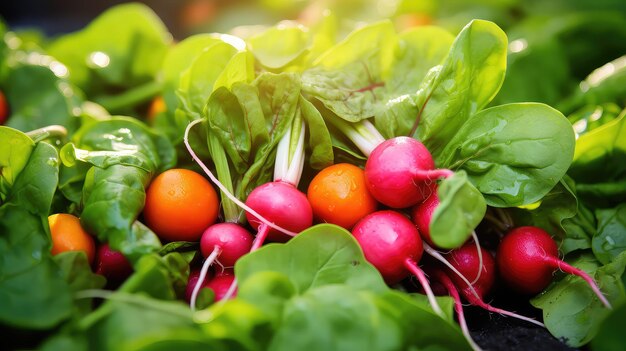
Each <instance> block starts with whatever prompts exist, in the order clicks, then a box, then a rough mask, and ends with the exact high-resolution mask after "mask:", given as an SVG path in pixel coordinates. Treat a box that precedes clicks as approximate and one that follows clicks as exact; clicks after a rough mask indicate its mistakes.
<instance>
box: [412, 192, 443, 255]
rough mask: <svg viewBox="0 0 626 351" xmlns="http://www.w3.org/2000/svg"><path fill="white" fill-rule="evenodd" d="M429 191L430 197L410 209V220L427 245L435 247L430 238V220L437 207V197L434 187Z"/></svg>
mask: <svg viewBox="0 0 626 351" xmlns="http://www.w3.org/2000/svg"><path fill="white" fill-rule="evenodd" d="M429 191H430V195H429V196H428V197H427V198H426V200H424V202H422V203H420V204H417V205H415V206H414V207H413V208H412V210H411V218H412V219H413V223H415V225H416V226H417V229H418V230H419V232H420V234H421V236H422V239H424V241H426V242H427V243H428V244H429V245H431V246H435V247H437V245H435V244H434V243H433V241H432V239H431V238H430V220H431V218H432V217H433V213H434V212H435V209H436V208H437V206H439V197H438V196H437V187H436V186H431V187H430V188H429Z"/></svg>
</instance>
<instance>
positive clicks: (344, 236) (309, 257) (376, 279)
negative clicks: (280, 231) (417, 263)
mask: <svg viewBox="0 0 626 351" xmlns="http://www.w3.org/2000/svg"><path fill="white" fill-rule="evenodd" d="M262 271H275V272H279V273H282V274H284V275H286V276H287V277H288V278H289V280H290V281H291V282H292V284H293V286H294V287H295V289H296V292H297V293H298V294H302V293H303V292H305V291H307V290H309V289H312V288H315V287H318V286H323V285H329V284H346V285H349V286H351V287H353V288H355V289H357V290H370V291H376V292H381V291H386V290H387V286H386V285H385V283H384V282H383V280H382V278H381V276H380V274H379V273H378V271H376V269H375V268H374V267H373V266H372V265H370V264H369V263H368V262H367V261H366V260H365V257H364V256H363V252H362V251H361V248H360V246H359V244H358V243H357V242H356V240H355V239H354V238H353V237H352V235H350V233H349V232H347V231H346V230H345V229H342V228H340V227H338V226H334V225H330V224H319V225H316V226H314V227H311V228H309V229H307V230H305V231H303V232H301V233H300V234H298V235H297V236H295V237H294V238H293V239H291V240H289V242H287V243H286V244H270V245H267V246H264V247H262V248H261V249H259V250H257V251H255V252H252V253H250V254H248V255H246V256H244V257H242V258H241V259H240V260H239V261H237V264H236V265H235V272H236V275H237V279H238V281H239V282H240V283H241V284H242V285H243V284H245V282H246V280H247V279H249V278H251V277H252V276H253V275H254V274H255V273H258V272H262Z"/></svg>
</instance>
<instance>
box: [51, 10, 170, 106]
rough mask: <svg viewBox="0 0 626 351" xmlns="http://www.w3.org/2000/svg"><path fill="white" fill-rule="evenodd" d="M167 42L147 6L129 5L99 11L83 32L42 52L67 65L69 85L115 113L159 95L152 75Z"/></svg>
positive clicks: (163, 28) (163, 54) (168, 38)
mask: <svg viewBox="0 0 626 351" xmlns="http://www.w3.org/2000/svg"><path fill="white" fill-rule="evenodd" d="M171 40H172V37H171V35H170V34H169V33H168V31H167V29H166V28H165V26H164V24H163V23H162V22H161V20H160V19H159V18H158V17H157V16H156V14H155V13H154V12H152V10H151V9H150V8H149V7H147V6H146V5H143V4H139V3H133V4H123V5H118V6H115V7H113V8H111V9H109V10H107V11H105V12H103V13H102V14H101V15H100V16H98V17H97V18H96V19H95V20H93V21H92V22H91V23H90V24H89V25H88V26H87V27H85V28H84V29H83V30H81V31H78V32H75V33H71V34H67V35H64V36H61V37H60V38H58V39H56V40H55V41H53V42H52V43H51V44H50V46H49V47H48V48H47V51H48V53H49V54H50V55H52V56H54V57H55V58H57V59H58V60H59V61H61V62H62V63H63V64H64V65H65V66H67V68H68V70H69V73H70V80H71V82H72V83H74V84H75V85H77V86H78V87H79V88H80V89H82V90H83V91H84V92H85V94H86V95H87V96H88V97H89V98H90V99H94V100H95V101H99V102H100V103H101V104H102V105H103V106H105V107H106V108H107V109H108V110H111V111H113V112H120V111H121V110H123V109H124V108H126V107H128V105H131V106H134V105H135V104H137V103H140V102H145V101H147V100H148V99H150V98H151V97H152V96H154V95H155V94H156V93H157V92H158V91H159V89H160V85H159V84H156V83H155V77H156V75H157V73H158V72H159V70H160V68H161V64H162V62H163V58H164V57H165V54H166V52H167V46H168V44H169V43H170V42H171ZM129 89H134V90H129ZM120 90H121V91H123V93H122V94H121V95H120V94H119V92H120ZM124 94H127V95H124Z"/></svg>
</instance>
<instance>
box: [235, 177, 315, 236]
mask: <svg viewBox="0 0 626 351" xmlns="http://www.w3.org/2000/svg"><path fill="white" fill-rule="evenodd" d="M246 205H247V206H248V207H250V208H252V209H254V210H255V211H256V212H257V213H258V214H259V215H261V216H263V217H264V218H267V219H268V220H269V221H271V222H272V223H274V224H276V225H278V226H280V227H281V228H285V229H287V230H289V231H291V232H295V233H299V232H301V231H302V230H304V229H306V228H308V227H310V226H311V224H313V209H312V208H311V204H310V203H309V201H308V200H307V198H306V195H305V194H304V193H302V192H301V191H300V190H298V189H296V187H295V186H294V185H292V184H290V183H287V182H283V181H275V182H271V183H265V184H263V185H261V186H258V187H256V188H255V189H254V190H252V192H251V193H250V195H248V198H247V199H246ZM246 218H247V219H248V222H249V223H250V225H251V226H252V227H253V228H254V229H257V230H258V234H257V236H259V235H262V234H263V233H262V232H265V231H267V233H266V235H267V238H268V239H269V240H271V241H279V242H285V241H287V240H289V238H290V237H291V236H289V235H287V234H284V233H282V232H280V231H278V230H275V229H272V228H270V227H268V226H267V225H265V224H263V223H262V222H260V220H259V219H258V217H257V216H255V215H253V214H251V213H249V212H246Z"/></svg>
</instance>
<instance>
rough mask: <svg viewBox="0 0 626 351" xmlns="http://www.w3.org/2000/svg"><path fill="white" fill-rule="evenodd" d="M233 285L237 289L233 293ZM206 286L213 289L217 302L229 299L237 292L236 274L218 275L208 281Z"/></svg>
mask: <svg viewBox="0 0 626 351" xmlns="http://www.w3.org/2000/svg"><path fill="white" fill-rule="evenodd" d="M232 286H235V291H234V292H233V293H229V291H230V289H231V287H232ZM206 288H209V289H211V290H213V293H214V294H215V301H216V302H217V301H221V300H224V299H229V298H230V297H231V296H232V295H234V294H236V293H237V290H236V285H235V276H234V275H232V274H221V275H216V276H215V277H213V279H211V280H209V281H208V282H207V284H206Z"/></svg>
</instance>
